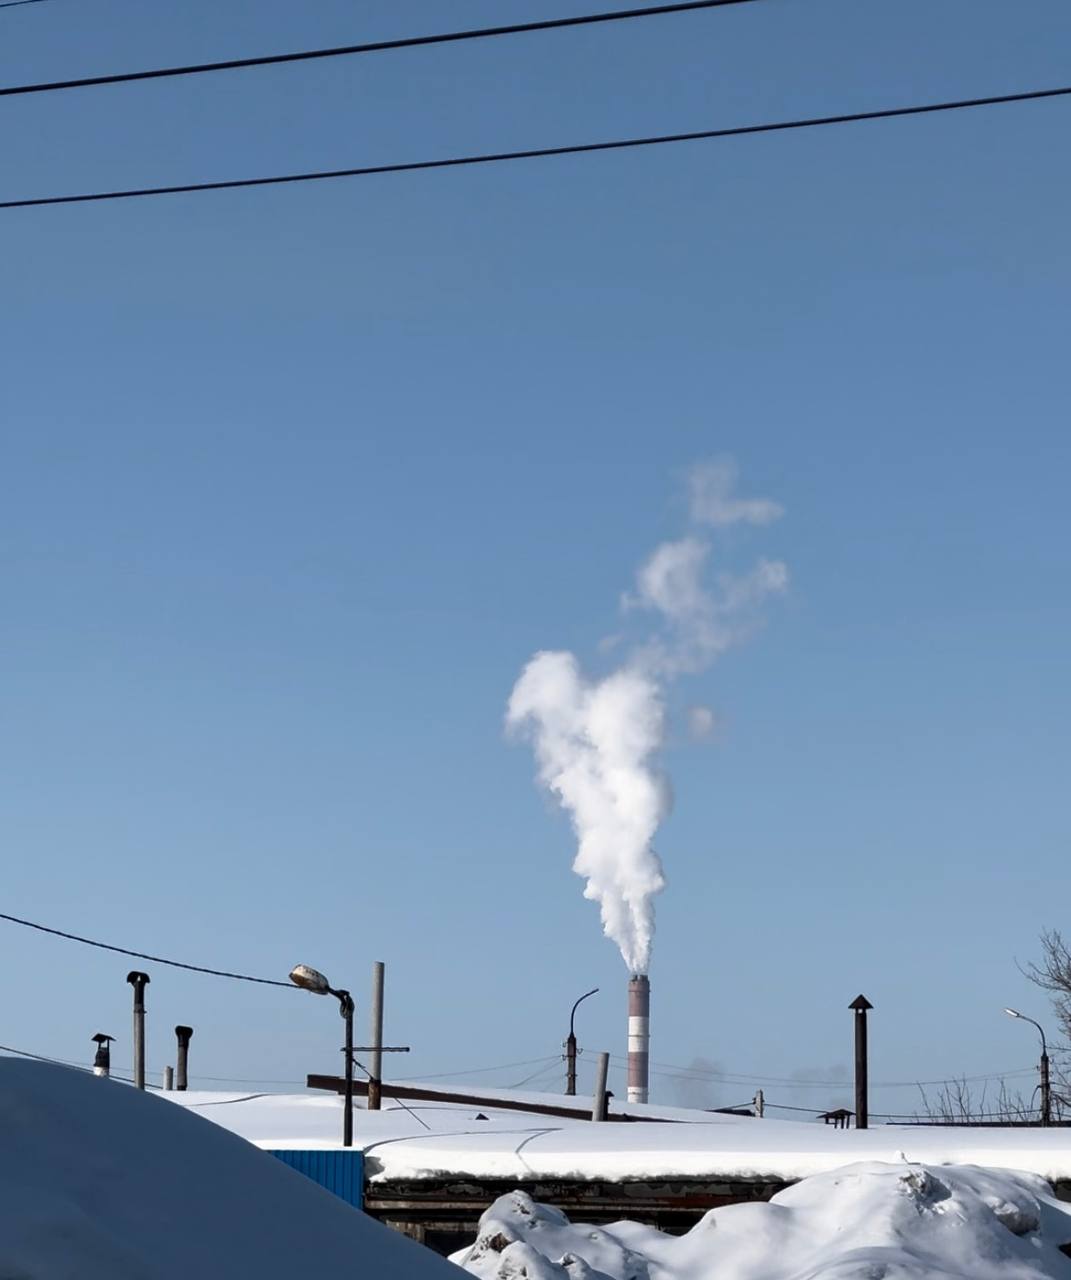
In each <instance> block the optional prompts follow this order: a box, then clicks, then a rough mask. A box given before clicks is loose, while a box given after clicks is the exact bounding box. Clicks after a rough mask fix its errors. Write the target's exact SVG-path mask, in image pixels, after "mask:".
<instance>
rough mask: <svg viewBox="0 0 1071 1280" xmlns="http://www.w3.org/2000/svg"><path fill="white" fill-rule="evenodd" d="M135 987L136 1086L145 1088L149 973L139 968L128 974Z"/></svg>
mask: <svg viewBox="0 0 1071 1280" xmlns="http://www.w3.org/2000/svg"><path fill="white" fill-rule="evenodd" d="M126 980H127V982H129V983H130V985H131V986H132V987H133V988H134V1087H135V1088H136V1089H144V1088H145V988H146V987H147V986H148V985H149V975H148V974H147V973H141V972H139V971H138V970H137V969H134V970H132V971H131V972H130V973H128V974H127V975H126Z"/></svg>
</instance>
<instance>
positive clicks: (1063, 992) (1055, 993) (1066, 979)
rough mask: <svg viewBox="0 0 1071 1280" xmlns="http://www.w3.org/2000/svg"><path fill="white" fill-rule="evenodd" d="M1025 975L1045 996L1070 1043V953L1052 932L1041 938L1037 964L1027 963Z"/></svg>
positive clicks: (1055, 932)
mask: <svg viewBox="0 0 1071 1280" xmlns="http://www.w3.org/2000/svg"><path fill="white" fill-rule="evenodd" d="M1023 972H1024V973H1025V974H1026V976H1027V977H1028V978H1029V979H1030V981H1031V982H1033V983H1034V985H1035V986H1038V987H1040V988H1041V989H1042V991H1047V992H1048V993H1049V998H1050V999H1051V1001H1052V1008H1053V1012H1054V1013H1055V1014H1056V1017H1057V1019H1058V1021H1059V1023H1060V1030H1061V1031H1062V1032H1063V1034H1064V1038H1065V1040H1067V1041H1069V1042H1071V951H1069V950H1068V947H1067V943H1066V942H1064V940H1063V937H1062V935H1061V934H1060V933H1059V932H1058V931H1057V930H1056V929H1049V930H1047V931H1046V932H1045V933H1043V934H1042V935H1041V963H1040V964H1033V963H1031V964H1028V965H1027V966H1026V968H1025V969H1024V970H1023Z"/></svg>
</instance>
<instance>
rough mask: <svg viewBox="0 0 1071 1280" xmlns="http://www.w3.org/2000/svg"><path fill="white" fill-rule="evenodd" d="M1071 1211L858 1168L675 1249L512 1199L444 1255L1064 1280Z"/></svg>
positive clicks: (1034, 1193)
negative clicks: (465, 1245)
mask: <svg viewBox="0 0 1071 1280" xmlns="http://www.w3.org/2000/svg"><path fill="white" fill-rule="evenodd" d="M1068 1241H1071V1206H1067V1205H1064V1204H1062V1203H1061V1202H1060V1201H1058V1200H1056V1199H1055V1198H1054V1197H1053V1195H1052V1192H1051V1190H1050V1188H1049V1185H1048V1183H1046V1182H1044V1181H1043V1180H1042V1179H1041V1178H1038V1177H1035V1176H1034V1175H1033V1174H1025V1173H1022V1174H1020V1173H1008V1172H1004V1171H1000V1172H998V1171H996V1170H990V1169H981V1168H977V1167H975V1166H971V1165H958V1166H953V1165H949V1166H927V1165H916V1164H907V1163H904V1164H879V1163H866V1164H855V1165H849V1166H847V1167H846V1168H843V1169H838V1170H836V1171H834V1172H832V1173H826V1174H819V1175H816V1176H815V1177H813V1178H808V1179H806V1180H805V1181H804V1182H801V1183H798V1184H797V1185H796V1186H794V1187H789V1188H788V1190H786V1191H782V1192H781V1193H780V1194H778V1195H776V1196H774V1198H773V1199H772V1200H771V1201H770V1202H769V1203H768V1204H740V1205H730V1206H728V1207H726V1208H723V1209H713V1210H711V1212H710V1213H708V1214H707V1215H706V1216H705V1217H704V1218H703V1219H702V1220H701V1221H700V1222H699V1223H698V1224H697V1225H696V1226H695V1227H693V1228H692V1230H691V1231H689V1232H688V1234H687V1235H684V1236H679V1237H676V1236H668V1235H665V1234H663V1233H662V1232H660V1231H655V1230H653V1229H651V1228H650V1227H644V1226H640V1225H639V1224H638V1223H634V1222H618V1223H615V1224H613V1225H612V1226H609V1227H606V1228H600V1227H591V1226H580V1225H574V1224H572V1223H570V1221H569V1219H568V1218H567V1217H566V1216H565V1215H564V1214H563V1213H561V1212H560V1211H559V1210H557V1209H552V1208H549V1207H548V1206H546V1205H541V1204H537V1203H535V1202H534V1201H533V1200H532V1199H531V1198H530V1197H529V1196H527V1195H526V1194H525V1193H524V1192H521V1191H515V1192H513V1193H512V1194H511V1195H508V1196H503V1197H501V1199H499V1200H497V1201H496V1202H495V1204H494V1205H492V1206H491V1208H490V1209H489V1210H488V1211H487V1213H485V1214H484V1216H483V1218H482V1220H481V1223H480V1232H479V1236H478V1238H477V1240H476V1243H475V1244H474V1245H473V1247H472V1248H471V1249H469V1250H464V1251H462V1252H461V1253H458V1254H455V1255H454V1259H453V1260H454V1261H455V1262H457V1263H459V1264H460V1265H461V1266H462V1267H463V1269H464V1270H466V1271H468V1272H469V1273H470V1274H471V1275H474V1276H479V1277H482V1278H483V1280H520V1278H521V1277H525V1278H526V1280H923V1278H924V1277H925V1278H926V1280H934V1277H943V1278H945V1280H1041V1278H1042V1277H1046V1278H1048V1280H1060V1278H1062V1280H1067V1277H1068V1276H1071V1261H1069V1259H1068V1258H1067V1257H1066V1256H1065V1255H1064V1254H1063V1253H1061V1251H1060V1248H1059V1246H1060V1245H1062V1244H1064V1243H1066V1242H1068Z"/></svg>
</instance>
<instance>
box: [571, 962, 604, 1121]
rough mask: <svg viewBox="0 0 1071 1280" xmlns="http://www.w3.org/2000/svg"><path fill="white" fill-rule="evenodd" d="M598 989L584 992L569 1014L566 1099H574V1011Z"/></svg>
mask: <svg viewBox="0 0 1071 1280" xmlns="http://www.w3.org/2000/svg"><path fill="white" fill-rule="evenodd" d="M598 989H599V988H598V987H592V988H591V990H590V991H585V992H584V994H583V995H582V996H581V997H580V999H579V1000H577V1002H576V1003H575V1004H574V1005H573V1009H572V1012H571V1013H570V1014H569V1037H568V1039H567V1040H566V1042H565V1095H566V1097H568V1098H575V1097H576V1031H575V1030H574V1029H573V1023H574V1020H575V1018H576V1011H577V1009H579V1008H580V1005H581V1004H582V1003H583V1001H585V1000H586V999H587V998H588V996H593V995H594V994H595V993H596V992H597V991H598Z"/></svg>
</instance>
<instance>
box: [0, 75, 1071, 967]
mask: <svg viewBox="0 0 1071 1280" xmlns="http://www.w3.org/2000/svg"><path fill="white" fill-rule="evenodd" d="M1068 95H1071V85H1069V86H1066V87H1063V88H1059V89H1032V90H1029V91H1028V92H1025V93H1003V94H994V95H992V96H990V97H985V98H960V99H957V100H954V101H949V102H928V103H923V104H921V105H919V106H913V107H886V108H884V109H882V110H879V111H852V112H846V113H844V114H842V115H832V116H808V117H803V118H798V119H793V120H775V121H771V122H768V123H765V124H745V125H734V126H732V127H730V128H725V129H700V130H696V131H695V132H692V133H667V134H658V135H655V136H652V137H644V138H621V139H617V140H615V141H611V142H582V143H574V144H571V145H568V146H560V147H533V148H530V149H527V150H523V151H497V152H487V153H484V154H477V155H466V156H451V157H449V158H447V159H442V160H410V161H405V162H403V163H400V164H374V165H361V166H359V167H356V168H353V169H323V170H319V171H315V172H311V173H288V174H278V175H275V176H273V177H269V178H230V179H226V180H224V181H221V182H185V183H178V184H175V185H173V186H166V187H133V188H128V189H125V190H123V189H120V190H115V191H95V192H86V193H84V194H81V195H73V196H36V197H33V198H32V199H23V200H0V209H27V208H34V207H37V206H41V205H52V204H88V203H90V202H95V201H100V200H132V199H136V198H140V197H143V196H170V195H186V194H190V193H193V192H199V191H231V190H236V189H238V188H240V187H271V186H282V185H284V184H290V183H296V182H321V181H324V180H327V179H333V178H367V177H371V176H373V175H376V174H391V173H415V172H418V171H421V170H425V169H457V168H461V167H464V166H471V165H484V164H501V163H502V162H504V161H508V160H537V159H545V158H548V157H551V156H572V155H586V154H588V153H593V152H597V151H624V150H627V149H630V148H637V147H657V146H665V145H666V144H668V143H678V142H699V141H703V140H709V139H713V138H738V137H743V136H746V135H748V134H757V133H782V132H786V131H788V130H795V129H816V128H821V127H824V126H827V125H838V124H855V123H859V122H862V121H868V120H891V119H893V118H895V117H899V116H920V115H932V114H934V113H936V112H940V111H962V110H965V109H968V108H972V107H994V106H1002V105H1006V104H1008V103H1013V102H1034V101H1039V100H1040V99H1043V98H1064V97H1067V96H1068ZM226 976H233V975H226ZM281 985H283V986H285V985H286V984H285V983H283V984H281Z"/></svg>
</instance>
